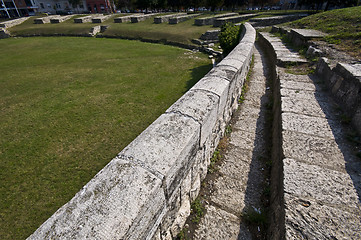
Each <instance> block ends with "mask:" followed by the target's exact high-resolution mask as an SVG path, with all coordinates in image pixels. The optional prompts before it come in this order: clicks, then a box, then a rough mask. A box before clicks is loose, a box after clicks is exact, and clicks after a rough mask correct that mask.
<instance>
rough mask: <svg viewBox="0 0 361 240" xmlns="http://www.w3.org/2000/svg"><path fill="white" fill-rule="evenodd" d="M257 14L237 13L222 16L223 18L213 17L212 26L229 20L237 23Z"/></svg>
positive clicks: (218, 25)
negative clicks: (235, 14) (236, 14)
mask: <svg viewBox="0 0 361 240" xmlns="http://www.w3.org/2000/svg"><path fill="white" fill-rule="evenodd" d="M258 15H259V14H256V13H254V14H245V15H238V16H232V17H223V18H217V19H214V22H213V27H221V26H222V25H224V24H225V23H227V22H231V23H239V22H242V21H245V20H248V19H250V18H253V17H256V16H258Z"/></svg>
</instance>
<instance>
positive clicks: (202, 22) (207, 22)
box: [194, 13, 239, 26]
mask: <svg viewBox="0 0 361 240" xmlns="http://www.w3.org/2000/svg"><path fill="white" fill-rule="evenodd" d="M237 15H239V14H238V13H224V14H217V15H214V16H211V17H205V18H198V19H194V25H197V26H204V25H213V22H214V20H215V19H217V18H225V17H232V16H237Z"/></svg>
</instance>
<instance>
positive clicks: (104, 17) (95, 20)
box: [92, 14, 112, 23]
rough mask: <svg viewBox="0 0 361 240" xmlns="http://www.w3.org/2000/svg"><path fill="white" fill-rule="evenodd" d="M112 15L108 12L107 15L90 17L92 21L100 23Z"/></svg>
mask: <svg viewBox="0 0 361 240" xmlns="http://www.w3.org/2000/svg"><path fill="white" fill-rule="evenodd" d="M111 17H112V15H111V14H109V15H104V16H99V17H95V18H93V19H92V23H102V22H104V21H106V20H108V19H109V18H111Z"/></svg>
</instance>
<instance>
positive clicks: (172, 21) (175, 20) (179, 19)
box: [169, 14, 201, 24]
mask: <svg viewBox="0 0 361 240" xmlns="http://www.w3.org/2000/svg"><path fill="white" fill-rule="evenodd" d="M200 15H201V14H187V15H182V16H178V17H174V18H170V19H169V24H178V23H180V22H184V21H187V20H188V19H191V18H195V17H198V16H200Z"/></svg>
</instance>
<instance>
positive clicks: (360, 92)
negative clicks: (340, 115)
mask: <svg viewBox="0 0 361 240" xmlns="http://www.w3.org/2000/svg"><path fill="white" fill-rule="evenodd" d="M316 73H317V75H318V76H319V77H320V78H322V79H323V80H324V81H325V83H326V85H327V87H328V89H329V90H330V91H331V93H332V95H333V96H334V97H335V99H336V100H337V101H338V103H339V104H341V106H342V107H343V110H344V111H345V112H346V114H347V115H348V116H349V117H350V118H351V122H352V124H353V125H354V127H355V128H356V130H357V132H358V134H359V136H361V64H346V63H337V64H336V66H334V67H332V64H330V62H329V60H328V59H327V58H324V57H322V58H320V59H319V61H318V63H317V69H316Z"/></svg>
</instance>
